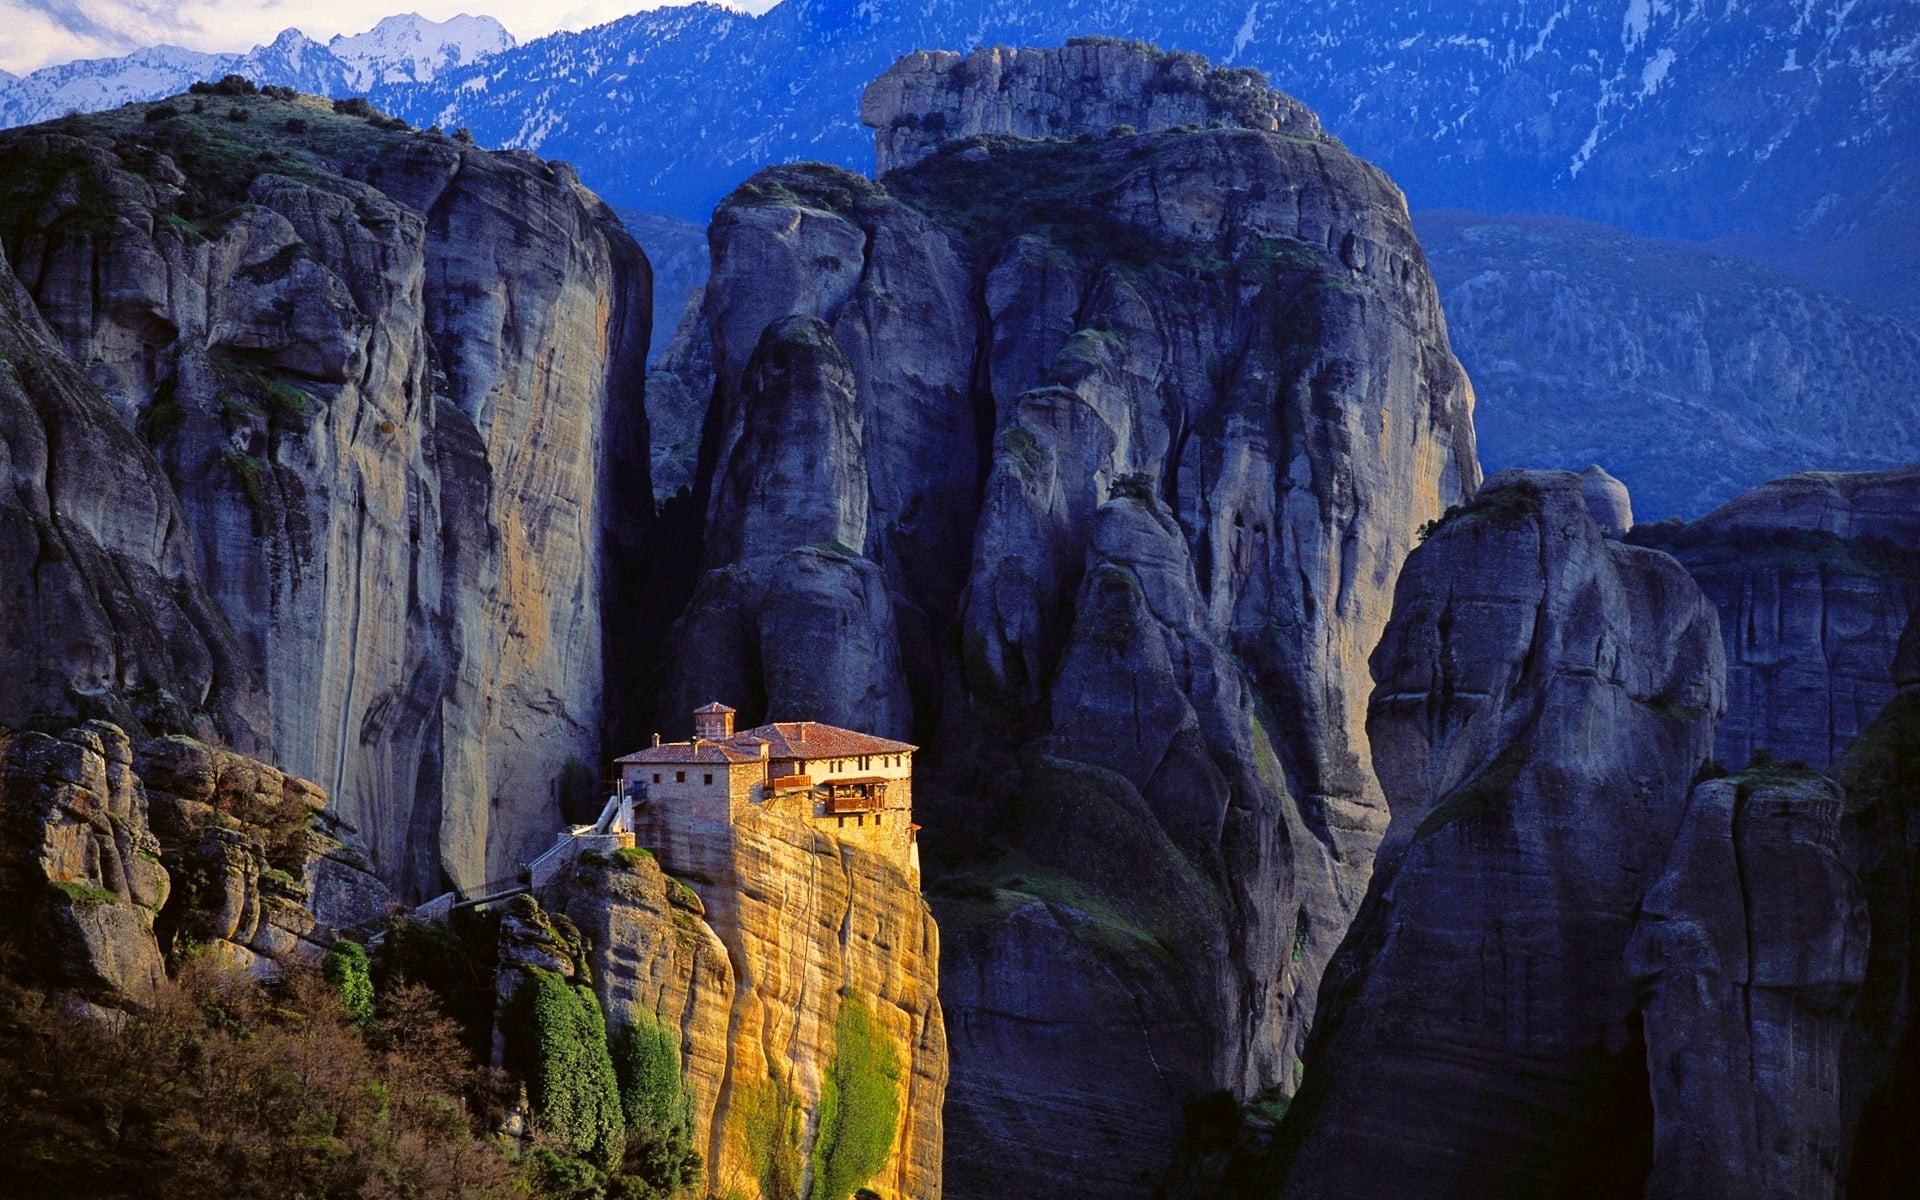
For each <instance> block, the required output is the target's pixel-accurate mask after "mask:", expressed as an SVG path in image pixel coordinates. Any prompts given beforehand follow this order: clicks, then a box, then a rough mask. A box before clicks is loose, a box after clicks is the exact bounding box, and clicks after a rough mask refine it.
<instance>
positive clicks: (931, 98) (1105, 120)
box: [860, 37, 1322, 175]
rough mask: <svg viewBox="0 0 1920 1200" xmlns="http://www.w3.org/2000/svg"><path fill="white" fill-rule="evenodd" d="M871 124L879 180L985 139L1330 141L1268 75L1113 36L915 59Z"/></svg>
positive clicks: (892, 82) (893, 79)
mask: <svg viewBox="0 0 1920 1200" xmlns="http://www.w3.org/2000/svg"><path fill="white" fill-rule="evenodd" d="M860 121H861V123H862V124H863V125H866V126H869V127H870V128H872V129H875V130H877V131H878V132H877V133H876V135H875V137H874V158H875V160H876V161H875V165H874V172H875V173H876V174H878V175H885V174H886V173H887V172H889V171H891V170H893V169H894V168H896V167H907V166H912V165H913V164H914V163H916V162H919V161H920V160H921V159H923V158H925V157H926V156H927V155H929V154H931V153H933V151H934V150H936V149H938V148H939V147H940V146H941V145H943V144H945V143H947V142H950V141H957V140H960V139H963V138H969V137H973V136H975V135H976V134H983V133H1004V134H1012V135H1013V136H1015V137H1023V138H1057V137H1072V136H1074V135H1075V134H1078V133H1085V132H1093V133H1105V132H1107V131H1108V130H1110V129H1113V128H1114V127H1115V126H1121V125H1124V126H1127V127H1128V128H1130V129H1135V130H1139V131H1142V132H1147V133H1153V132H1157V131H1159V130H1163V129H1173V128H1176V127H1178V126H1181V125H1216V124H1227V125H1235V126H1238V127H1240V128H1243V129H1260V130H1265V131H1267V132H1269V133H1289V134H1297V135H1299V136H1302V137H1309V138H1317V137H1321V136H1322V130H1321V128H1320V118H1318V117H1316V116H1314V114H1313V112H1312V111H1311V110H1310V109H1308V108H1307V106H1306V105H1304V104H1302V103H1300V102H1299V101H1298V100H1295V99H1294V98H1293V97H1291V96H1288V95H1285V94H1284V93H1281V92H1278V91H1275V90H1274V89H1273V88H1270V87H1268V86H1267V79H1266V76H1264V75H1262V74H1261V73H1260V72H1258V71H1256V70H1252V69H1250V68H1247V67H1237V68H1236V67H1216V66H1214V65H1213V64H1211V63H1209V62H1208V61H1207V60H1206V59H1205V58H1204V57H1202V56H1201V55H1198V54H1192V53H1179V52H1174V53H1167V52H1163V51H1158V50H1155V49H1154V48H1152V47H1150V46H1146V45H1143V44H1142V43H1139V42H1125V41H1120V40H1117V39H1114V38H1104V37H1084V38H1070V39H1068V41H1067V44H1066V45H1065V46H1064V47H1061V48H1059V49H1046V50H1039V49H1033V48H1031V47H1022V48H1014V47H1010V46H983V47H981V48H980V49H978V50H975V51H973V52H972V53H970V54H955V53H953V52H952V51H948V50H932V51H929V50H918V51H915V52H914V53H912V54H909V55H906V56H905V57H904V58H902V59H900V60H899V61H898V62H896V63H894V65H893V67H892V68H891V69H890V70H888V71H887V73H886V74H884V75H882V76H881V77H880V78H879V79H877V80H875V81H874V83H873V84H872V86H870V87H868V88H867V90H866V92H865V93H864V94H863V95H862V96H861V98H860Z"/></svg>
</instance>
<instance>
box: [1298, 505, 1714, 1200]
mask: <svg viewBox="0 0 1920 1200" xmlns="http://www.w3.org/2000/svg"><path fill="white" fill-rule="evenodd" d="M1373 667H1374V675H1375V680H1376V685H1377V686H1376V689H1375V692H1374V697H1373V702H1372V708H1371V712H1370V716H1369V720H1368V730H1369V733H1370V735H1371V740H1372V746H1373V753H1374V765H1375V768H1376V770H1378V772H1379V774H1380V779H1381V782H1382V784H1383V785H1384V787H1385V788H1386V791H1387V796H1388V799H1389V802H1390V803H1391V804H1392V806H1393V824H1392V827H1391V828H1390V829H1389V831H1388V834H1387V838H1386V841H1385V843H1384V844H1383V846H1382V849H1381V853H1380V857H1379V860H1378V866H1377V869H1376V870H1375V872H1374V877H1373V882H1372V884H1371V885H1370V886H1369V888H1368V894H1367V900H1366V902H1365V904H1364V905H1363V907H1362V910H1361V913H1360V916H1359V918H1358V920H1357V922H1356V924H1355V926H1354V929H1353V931H1352V932H1351V933H1350V934H1349V935H1348V938H1347V940H1346V942H1345V943H1344V944H1343V945H1342V947H1341V949H1340V951H1339V953H1338V955H1337V956H1336V957H1335V960H1334V962H1333V964H1332V965H1331V966H1330V967H1329V968H1328V973H1327V979H1326V983H1325V985H1324V988H1323V991H1322V996H1321V1007H1320V1012H1319V1018H1318V1022H1317V1024H1316V1025H1315V1028H1314V1032H1313V1039H1312V1043H1311V1046H1310V1048H1309V1051H1308V1055H1307V1062H1306V1083H1305V1085H1304V1087H1302V1089H1301V1091H1300V1093H1299V1095H1298V1096H1297V1097H1296V1098H1295V1099H1294V1102H1293V1107H1292V1108H1291V1109H1290V1111H1289V1112H1288V1115H1287V1124H1286V1127H1285V1130H1284V1131H1283V1132H1284V1134H1285V1136H1286V1138H1287V1139H1288V1144H1289V1145H1290V1147H1291V1151H1292V1160H1291V1168H1290V1170H1288V1171H1287V1173H1286V1175H1285V1178H1284V1186H1283V1187H1282V1189H1281V1193H1282V1194H1284V1195H1288V1196H1302V1197H1306V1196H1327V1195H1342V1194H1350V1195H1384V1194H1391V1193H1395V1192H1406V1193H1418V1194H1420V1195H1425V1196H1468V1195H1475V1196H1519V1195H1617V1194H1624V1193H1625V1192H1627V1191H1630V1190H1632V1185H1633V1184H1634V1183H1635V1182H1636V1181H1637V1180H1639V1179H1640V1178H1642V1177H1643V1176H1644V1174H1645V1171H1646V1162H1645V1159H1646V1154H1647V1147H1646V1145H1645V1142H1646V1140H1647V1138H1648V1135H1649V1133H1650V1126H1651V1121H1650V1119H1649V1117H1648V1113H1647V1104H1648V1101H1647V1071H1648V1066H1647V1051H1646V1045H1645V1039H1647V1038H1649V1037H1651V1036H1652V1035H1650V1034H1647V1033H1643V1027H1644V1025H1645V1023H1646V1022H1647V1020H1648V1019H1649V1018H1648V1016H1647V1014H1646V1013H1644V1012H1643V1011H1642V1009H1641V1005H1640V1000H1639V996H1638V992H1637V989H1636V986H1635V981H1634V976H1633V974H1632V973H1631V972H1630V970H1629V967H1628V948H1629V944H1630V943H1631V942H1632V940H1633V939H1634V937H1635V920H1636V915H1637V914H1638V913H1639V910H1640V908H1641V905H1642V898H1643V896H1644V895H1645V894H1646V893H1647V891H1648V889H1649V888H1650V887H1651V886H1653V885H1654V884H1655V881H1656V880H1657V879H1658V878H1659V876H1660V871H1661V869H1662V866H1663V864H1665V863H1666V862H1667V861H1668V854H1669V850H1670V848H1671V847H1672V846H1673V845H1674V842H1675V839H1676V836H1677V835H1678V833H1679V831H1680V829H1681V827H1682V825H1683V823H1685V821H1686V820H1687V817H1688V793H1689V790H1690V782H1691V780H1692V778H1693V776H1694V774H1695V773H1696V772H1697V771H1698V770H1699V768H1700V765H1701V764H1702V763H1704V762H1705V761H1706V759H1707V756H1708V753H1709V751H1710V746H1711V739H1712V731H1713V721H1714V718H1715V717H1716V716H1717V715H1718V714H1719V712H1720V711H1721V709H1722V707H1723V703H1724V697H1723V694H1722V690H1721V688H1722V683H1721V680H1722V674H1723V670H1724V667H1723V661H1722V654H1721V646H1720V639H1719V630H1718V624H1717V619H1716V614H1715V612H1714V609H1713V607H1712V605H1711V604H1709V603H1708V602H1707V600H1706V598H1705V597H1704V596H1702V595H1701V593H1700V590H1699V589H1698V588H1697V587H1696V586H1695V585H1694V584H1693V582H1692V581H1691V580H1690V579H1689V578H1688V577H1687V575H1686V573H1685V571H1684V570H1682V569H1681V568H1680V566H1679V565H1678V564H1677V563H1675V562H1674V561H1673V560H1672V559H1670V558H1668V557H1666V556H1665V555H1662V554H1658V553H1654V552H1650V551H1647V550H1643V549H1639V548H1635V547H1631V546H1626V545H1622V544H1620V543H1618V542H1615V541H1612V540H1609V539H1607V538H1605V537H1604V536H1603V535H1602V533H1601V531H1600V529H1599V528H1598V527H1597V526H1596V525H1595V524H1594V522H1593V520H1592V518H1591V517H1590V516H1589V515H1588V512H1587V507H1586V503H1585V500H1584V497H1583V496H1582V490H1581V482H1580V479H1579V478H1578V477H1577V476H1574V475H1571V474H1563V473H1535V474H1528V473H1524V472H1517V471H1509V472H1502V473H1501V474H1498V475H1495V476H1493V477H1492V478H1491V479H1489V480H1488V481H1487V483H1486V485H1485V486H1484V487H1483V488H1482V489H1481V491H1480V493H1479V495H1478V496H1477V497H1476V498H1475V500H1474V502H1473V503H1472V504H1471V505H1469V506H1467V507H1466V508H1465V509H1463V510H1462V511H1460V512H1459V513H1457V514H1455V515H1454V516H1452V517H1451V518H1449V519H1448V520H1447V521H1445V522H1444V523H1442V524H1441V525H1440V526H1439V528H1438V529H1437V530H1436V531H1435V532H1434V533H1433V534H1432V535H1431V536H1430V537H1429V538H1428V539H1427V541H1426V543H1425V544H1424V545H1423V546H1422V547H1421V548H1420V549H1419V550H1418V551H1416V552H1415V553H1414V555H1413V556H1412V558H1410V559H1409V560H1408V563H1407V566H1406V569H1405V570H1404V571H1403V572H1402V574H1401V577H1400V583H1399V589H1398V592H1397V595H1396V597H1395V604H1394V619H1393V621H1392V623H1391V624H1390V625H1389V626H1388V629H1387V632H1386V635H1385V637H1384V638H1383V639H1382V641H1381V644H1380V648H1379V649H1378V650H1377V651H1376V652H1375V655H1374V659H1373ZM1701 819H1703V820H1704V817H1703V818H1701ZM1703 836H1710V835H1703ZM1683 899H1684V898H1683V897H1679V896H1676V897H1675V898H1674V901H1673V904H1674V905H1675V906H1676V907H1677V906H1678V905H1679V904H1680V903H1681V902H1682V901H1683ZM1683 991H1684V989H1682V988H1680V987H1678V986H1676V987H1675V992H1676V993H1681V992H1683ZM1710 998H1711V997H1710V996H1709V997H1705V998H1704V999H1710ZM1676 1002H1679V1001H1676Z"/></svg>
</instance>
